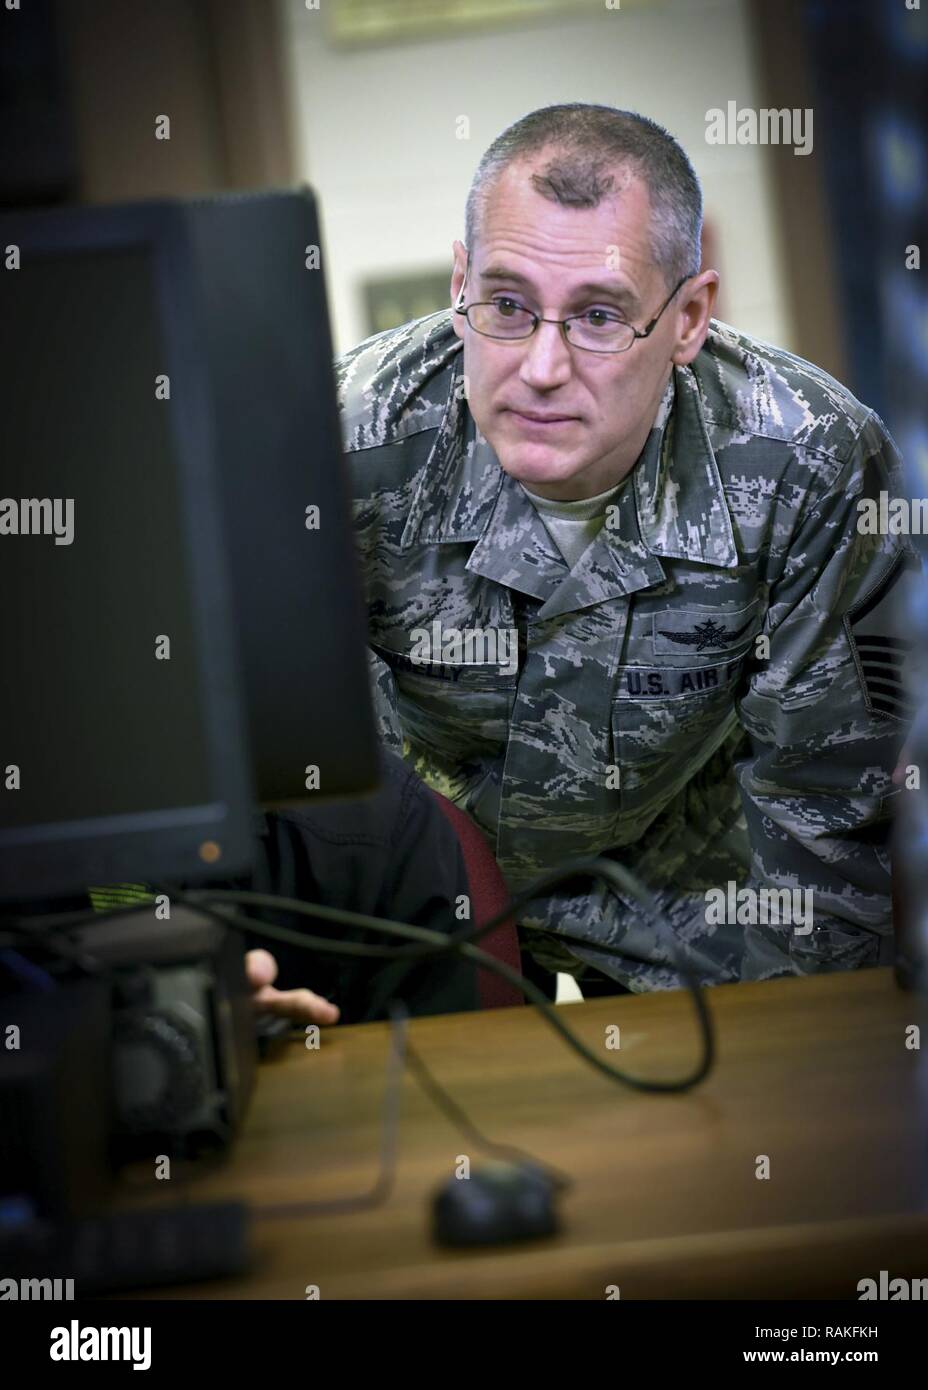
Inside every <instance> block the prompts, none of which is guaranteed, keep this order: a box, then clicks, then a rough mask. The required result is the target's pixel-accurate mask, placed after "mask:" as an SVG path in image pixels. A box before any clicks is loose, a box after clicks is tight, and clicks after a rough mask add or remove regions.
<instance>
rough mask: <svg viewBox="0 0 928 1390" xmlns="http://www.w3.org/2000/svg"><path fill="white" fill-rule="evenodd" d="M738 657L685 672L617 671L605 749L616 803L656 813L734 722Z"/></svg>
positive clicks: (672, 669) (673, 668) (669, 669)
mask: <svg viewBox="0 0 928 1390" xmlns="http://www.w3.org/2000/svg"><path fill="white" fill-rule="evenodd" d="M743 665H744V659H743V658H739V659H737V660H732V661H727V662H722V663H714V664H704V665H700V666H693V667H685V668H684V667H679V666H671V667H644V666H624V667H620V669H619V672H618V684H617V686H616V694H615V698H614V699H613V702H612V745H613V748H612V751H613V758H614V761H615V765H616V766H617V767H618V769H619V779H618V781H619V787H618V790H619V792H620V805H621V807H622V811H623V813H624V812H626V811H634V812H638V811H642V812H643V811H646V810H655V813H656V811H657V810H659V809H660V808H661V807H663V806H664V805H666V804H667V802H668V801H670V800H671V799H672V797H674V796H675V795H676V794H677V792H678V791H679V790H680V789H681V788H682V787H684V786H685V785H686V783H687V782H688V781H689V780H690V778H691V777H692V776H693V775H694V773H695V772H697V771H698V769H699V768H700V767H701V766H702V765H703V763H704V762H706V760H707V759H708V758H709V757H710V756H711V755H712V753H714V752H715V750H716V748H718V746H719V745H720V744H721V743H722V742H723V741H724V740H725V738H726V737H727V736H728V734H729V733H730V732H731V730H732V729H733V728H734V727H735V725H736V724H737V714H736V712H735V708H734V697H735V692H736V690H737V689H738V678H739V675H740V673H741V670H742V667H743Z"/></svg>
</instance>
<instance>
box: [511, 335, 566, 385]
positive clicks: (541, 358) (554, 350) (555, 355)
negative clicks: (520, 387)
mask: <svg viewBox="0 0 928 1390" xmlns="http://www.w3.org/2000/svg"><path fill="white" fill-rule="evenodd" d="M572 366H573V364H572V362H571V358H570V348H569V346H568V344H567V342H566V341H565V338H564V330H563V329H562V328H561V325H560V324H559V323H550V322H547V321H543V322H541V323H539V325H538V327H537V328H536V329H535V332H534V333H533V334H532V336H531V337H530V338H529V340H528V342H527V343H526V345H525V356H524V357H523V358H522V366H521V369H520V371H519V376H520V378H521V379H522V381H524V382H525V384H526V386H531V387H532V388H533V390H535V391H550V390H551V389H552V388H553V387H555V386H563V385H564V384H565V383H566V382H567V381H568V380H569V379H570V373H571V370H572Z"/></svg>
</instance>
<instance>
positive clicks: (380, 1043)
mask: <svg viewBox="0 0 928 1390" xmlns="http://www.w3.org/2000/svg"><path fill="white" fill-rule="evenodd" d="M709 998H710V1004H711V1008H712V1011H713V1014H714V1017H715V1020H716V1026H717V1036H718V1049H719V1056H718V1062H717V1065H716V1068H715V1070H714V1071H713V1073H712V1074H711V1076H710V1077H709V1079H708V1080H707V1081H705V1082H703V1083H702V1084H701V1085H700V1086H699V1087H698V1088H697V1089H696V1090H695V1091H693V1092H690V1093H688V1094H684V1095H648V1094H642V1093H638V1092H635V1091H632V1090H630V1089H627V1088H625V1087H619V1086H617V1085H615V1084H614V1083H611V1082H609V1081H608V1080H606V1079H605V1078H604V1077H602V1076H601V1075H599V1074H597V1073H596V1072H594V1071H593V1070H592V1069H591V1068H589V1067H587V1066H585V1065H584V1064H583V1063H582V1062H581V1061H580V1059H579V1058H578V1057H577V1056H576V1055H575V1054H574V1053H573V1052H572V1051H570V1050H569V1049H568V1048H567V1047H565V1046H564V1045H563V1043H562V1042H561V1041H560V1040H559V1039H558V1037H557V1035H556V1034H555V1033H554V1032H553V1031H552V1030H551V1029H550V1028H549V1027H548V1026H547V1025H546V1024H545V1023H544V1021H543V1020H542V1019H541V1017H539V1016H538V1015H537V1014H536V1013H535V1012H534V1010H531V1009H528V1008H524V1009H523V1008H517V1009H506V1010H495V1011H491V1012H487V1013H482V1014H466V1015H465V1014H460V1015H447V1016H443V1017H441V1018H434V1019H418V1020H415V1021H413V1022H412V1023H411V1025H410V1038H411V1040H412V1041H413V1043H414V1045H415V1046H416V1047H417V1048H418V1050H419V1052H420V1054H421V1055H422V1056H423V1058H424V1059H425V1061H426V1062H427V1064H428V1065H429V1066H430V1068H431V1069H432V1071H433V1072H434V1074H435V1075H436V1076H437V1077H438V1079H439V1080H440V1081H441V1082H442V1083H443V1084H444V1085H445V1087H446V1088H447V1089H448V1090H449V1091H450V1093H451V1095H452V1096H453V1097H454V1099H455V1100H457V1101H458V1102H459V1103H460V1104H461V1105H462V1106H463V1107H464V1108H465V1109H466V1111H467V1112H468V1114H469V1115H470V1116H471V1118H472V1119H473V1121H474V1122H475V1123H476V1124H477V1125H478V1126H479V1127H480V1128H481V1129H482V1130H483V1132H484V1133H486V1134H487V1135H488V1136H489V1137H490V1138H492V1139H495V1140H497V1141H499V1142H507V1143H513V1144H517V1145H519V1146H521V1147H523V1148H525V1149H527V1150H529V1151H530V1152H531V1153H533V1154H534V1155H537V1156H538V1157H539V1158H541V1159H544V1160H547V1161H550V1162H551V1163H553V1164H555V1165H556V1166H557V1167H559V1168H561V1169H563V1170H565V1171H566V1172H567V1173H569V1174H570V1175H571V1176H572V1178H573V1179H574V1186H573V1188H572V1189H571V1190H570V1191H569V1192H568V1193H566V1194H565V1195H564V1197H563V1198H562V1213H563V1218H564V1230H563V1233H562V1234H561V1235H560V1236H558V1237H555V1238H553V1239H551V1240H547V1241H545V1242H541V1243H534V1244H530V1245H523V1246H521V1247H514V1246H510V1247H496V1248H492V1249H484V1250H478V1251H463V1252H460V1251H449V1250H445V1249H441V1248H439V1247H437V1246H435V1245H433V1244H432V1242H431V1239H430V1235H429V1217H430V1205H429V1199H430V1195H431V1193H432V1192H433V1190H434V1189H435V1188H436V1186H437V1185H438V1184H439V1183H440V1182H442V1181H444V1180H445V1179H446V1178H447V1177H448V1176H449V1175H451V1173H452V1172H453V1168H454V1164H455V1159H456V1155H458V1154H461V1153H469V1154H470V1156H471V1159H472V1163H473V1164H474V1165H476V1164H477V1163H479V1162H481V1161H482V1157H481V1155H480V1154H479V1152H476V1151H474V1150H473V1149H472V1148H471V1146H470V1145H469V1144H468V1142H467V1140H465V1139H464V1138H463V1136H461V1135H460V1134H459V1133H458V1131H457V1130H455V1129H453V1128H452V1127H451V1125H450V1124H449V1122H448V1121H447V1120H446V1119H445V1118H444V1117H443V1116H442V1115H441V1114H440V1113H439V1112H438V1111H436V1110H435V1109H434V1108H433V1106H432V1105H431V1103H430V1102H429V1101H428V1100H427V1098H426V1097H425V1096H424V1095H423V1093H422V1092H421V1091H420V1089H419V1087H418V1085H417V1084H416V1082H415V1081H414V1079H413V1078H412V1077H411V1076H410V1075H409V1073H408V1072H407V1074H406V1077H405V1079H404V1083H403V1086H404V1093H403V1100H402V1119H401V1125H400V1137H399V1172H398V1178H397V1184H396V1188H395V1190H394V1192H393V1195H392V1196H391V1197H390V1198H389V1200H388V1201H387V1203H386V1205H384V1206H382V1207H380V1208H379V1209H376V1210H371V1211H365V1212H361V1213H355V1214H352V1215H339V1216H325V1217H318V1216H317V1217H314V1218H306V1219H300V1220H286V1221H281V1220H266V1221H260V1222H258V1223H256V1226H255V1232H254V1244H255V1250H256V1261H255V1269H254V1273H253V1274H252V1276H251V1277H249V1278H248V1279H246V1280H232V1281H226V1282H221V1283H219V1282H217V1283H211V1284H204V1285H199V1286H196V1287H193V1286H191V1287H187V1288H183V1289H177V1288H175V1289H172V1290H170V1291H168V1292H167V1293H166V1295H165V1296H167V1297H174V1298H176V1297H184V1298H197V1297H211V1298H217V1297H219V1298H222V1297H231V1298H286V1299H301V1298H304V1297H305V1292H304V1290H305V1287H306V1286H307V1285H309V1284H316V1285H318V1286H319V1289H320V1296H321V1297H322V1298H325V1299H332V1298H402V1299H406V1298H411V1299H422V1298H542V1299H543V1298H564V1297H568V1298H591V1299H603V1298H605V1296H606V1294H605V1290H606V1287H607V1285H610V1284H614V1285H618V1286H619V1288H620V1290H621V1297H622V1298H623V1299H629V1298H665V1297H683V1298H718V1297H733V1298H770V1297H840V1298H849V1299H854V1300H856V1299H857V1296H858V1295H857V1281H858V1280H859V1279H862V1278H865V1277H867V1276H872V1277H874V1278H878V1277H879V1271H880V1270H881V1269H886V1270H887V1271H888V1272H889V1275H890V1277H896V1276H904V1277H908V1278H913V1277H916V1278H920V1277H928V1201H926V1197H928V1147H926V1143H925V1135H926V1128H928V1126H926V1116H928V1084H926V1071H928V1068H926V1066H925V1064H924V1062H923V1060H922V1059H923V1055H924V1054H925V1052H926V1051H928V1029H926V1027H925V1023H926V1019H925V1013H926V1008H925V1001H923V1000H922V1001H920V1000H917V999H916V998H915V997H914V996H912V995H910V994H904V993H902V992H901V991H900V990H898V989H897V988H896V986H895V984H894V981H893V977H892V974H891V972H890V971H889V970H888V969H877V970H867V971H860V972H855V973H850V974H834V975H823V976H818V977H813V978H808V979H786V980H774V981H770V982H768V983H765V984H744V985H727V986H723V987H720V988H717V989H714V990H712V991H710V993H709ZM561 1007H562V1008H563V1011H564V1017H565V1018H566V1019H567V1020H568V1022H569V1023H570V1025H571V1026H572V1027H574V1028H575V1029H576V1030H577V1031H578V1032H579V1033H580V1034H581V1035H582V1037H583V1038H584V1039H585V1040H586V1041H587V1043H588V1044H589V1045H590V1046H592V1047H594V1048H600V1047H604V1038H605V1027H606V1025H607V1024H611V1023H617V1024H619V1026H620V1028H621V1049H620V1051H618V1052H609V1053H606V1054H605V1055H606V1056H607V1059H608V1060H610V1061H612V1062H614V1063H615V1064H616V1065H619V1066H621V1067H622V1068H623V1069H625V1070H629V1071H630V1070H632V1069H635V1070H636V1071H637V1072H638V1073H639V1074H648V1075H651V1076H663V1077H669V1076H672V1075H679V1074H681V1073H682V1072H684V1071H685V1070H687V1069H688V1068H689V1066H690V1065H691V1062H692V1059H693V1058H694V1057H695V1050H696V1046H697V1034H696V1030H695V1022H694V1015H693V1010H692V1004H691V1002H690V1000H689V997H688V996H687V995H686V994H684V993H677V992H673V993H660V994H652V995H647V996H618V997H616V998H610V999H598V1000H595V1001H591V1002H590V1003H584V1004H579V1003H578V1004H571V1005H566V1006H561ZM910 1024H920V1025H921V1028H922V1034H923V1038H924V1045H923V1047H922V1049H921V1050H918V1051H914V1050H909V1049H907V1048H906V1046H905V1040H906V1032H905V1030H906V1027H907V1025H910ZM388 1035H389V1026H388V1025H387V1024H365V1025H360V1026H356V1027H345V1028H335V1029H330V1030H328V1031H327V1032H326V1031H324V1032H323V1036H322V1046H321V1048H320V1050H319V1051H318V1052H311V1051H307V1050H306V1049H305V1048H304V1047H303V1046H302V1044H301V1043H299V1042H297V1043H295V1044H293V1045H291V1046H290V1047H289V1049H288V1051H287V1052H286V1053H285V1054H284V1056H283V1057H281V1058H279V1059H278V1060H275V1061H271V1062H269V1063H265V1064H263V1065H262V1067H261V1069H260V1071H259V1077H258V1086H257V1091H256V1094H255V1096H254V1098H253V1101H252V1106H251V1110H250V1114H249V1118H248V1121H247V1124H246V1128H245V1131H244V1134H243V1135H242V1138H241V1139H240V1141H239V1143H238V1144H237V1145H236V1147H235V1149H234V1151H233V1154H232V1155H231V1157H230V1160H229V1162H228V1163H227V1164H226V1165H225V1167H224V1168H223V1169H222V1170H220V1171H214V1172H213V1173H211V1174H209V1175H207V1176H205V1177H202V1178H200V1179H197V1180H195V1181H194V1183H193V1184H192V1190H189V1195H190V1196H191V1197H192V1198H194V1199H196V1198H197V1197H198V1196H202V1197H203V1198H204V1199H205V1198H219V1197H232V1196H237V1197H244V1198H245V1199H246V1200H248V1201H249V1202H254V1203H255V1204H256V1205H262V1204H266V1203H269V1202H282V1201H297V1200H301V1199H308V1198H312V1199H328V1198H332V1197H336V1196H339V1195H343V1194H347V1193H354V1192H357V1191H359V1190H362V1189H365V1188H367V1187H368V1186H369V1185H370V1184H371V1183H372V1181H373V1178H374V1175H375V1173H376V1171H377V1165H378V1159H379V1135H380V1103H381V1096H382V1088H383V1083H384V1067H385V1059H386V1056H387V1051H388ZM760 1154H766V1155H768V1156H769V1159H770V1174H771V1176H770V1179H769V1180H767V1181H761V1180H758V1179H757V1178H756V1177H755V1160H756V1157H757V1155H760Z"/></svg>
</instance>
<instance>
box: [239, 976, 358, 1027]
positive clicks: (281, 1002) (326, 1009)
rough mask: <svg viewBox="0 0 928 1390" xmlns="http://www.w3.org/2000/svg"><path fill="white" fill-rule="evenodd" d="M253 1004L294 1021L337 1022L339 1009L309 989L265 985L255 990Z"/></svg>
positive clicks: (267, 1011) (266, 1011)
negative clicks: (278, 987) (276, 987)
mask: <svg viewBox="0 0 928 1390" xmlns="http://www.w3.org/2000/svg"><path fill="white" fill-rule="evenodd" d="M254 1002H255V1006H256V1008H258V1009H262V1010H263V1011H264V1012H265V1013H269V1014H276V1015H277V1016H278V1017H281V1018H291V1019H293V1021H294V1023H337V1022H338V1020H339V1017H340V1010H339V1007H338V1005H337V1004H332V1003H330V1002H329V1000H328V999H323V997H322V995H321V994H313V992H312V990H311V989H274V987H273V985H265V986H264V987H263V988H262V989H259V990H257V991H256V992H255V995H254Z"/></svg>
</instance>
